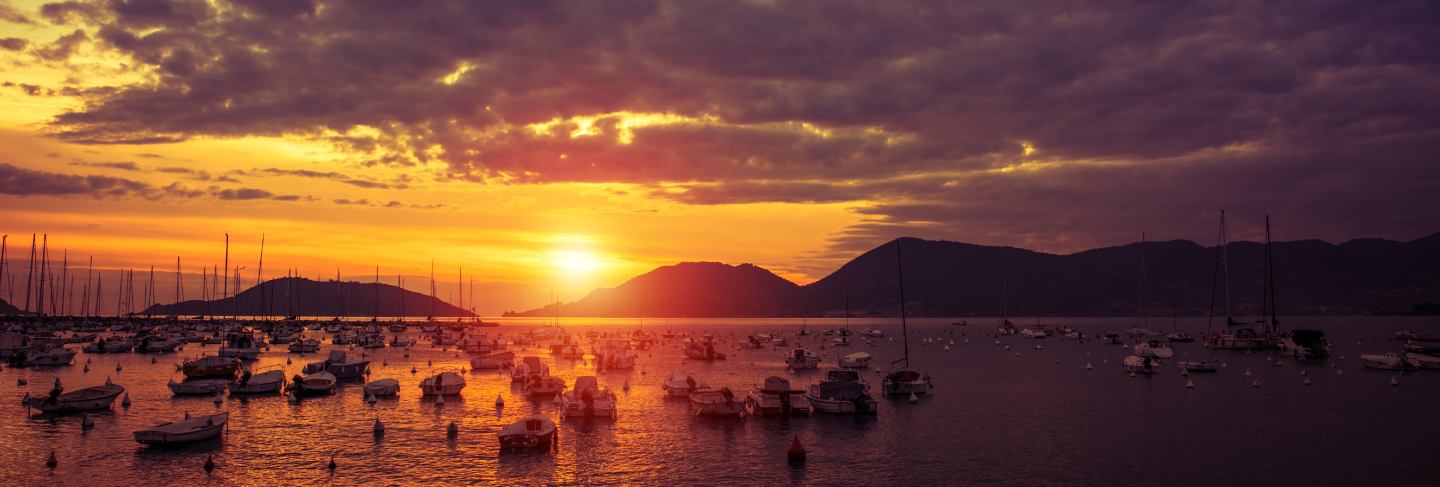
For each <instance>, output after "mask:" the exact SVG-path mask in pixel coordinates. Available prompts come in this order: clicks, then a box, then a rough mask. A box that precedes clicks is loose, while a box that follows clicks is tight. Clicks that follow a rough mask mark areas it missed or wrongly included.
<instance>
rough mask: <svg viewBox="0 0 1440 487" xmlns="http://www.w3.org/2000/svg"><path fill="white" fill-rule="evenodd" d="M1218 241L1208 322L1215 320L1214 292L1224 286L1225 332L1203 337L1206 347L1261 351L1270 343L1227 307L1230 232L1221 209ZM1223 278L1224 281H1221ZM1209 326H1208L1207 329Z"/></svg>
mask: <svg viewBox="0 0 1440 487" xmlns="http://www.w3.org/2000/svg"><path fill="white" fill-rule="evenodd" d="M1219 240H1220V242H1219V245H1218V246H1217V247H1216V248H1215V279H1213V280H1212V281H1211V286H1210V321H1211V322H1213V321H1214V319H1215V291H1216V290H1217V289H1216V288H1217V287H1218V285H1219V284H1221V283H1223V284H1224V286H1225V330H1224V331H1220V332H1211V333H1210V336H1208V337H1206V338H1205V346H1206V347H1208V348H1212V349H1218V350H1261V349H1264V348H1266V347H1267V346H1268V345H1269V343H1270V340H1269V339H1268V338H1266V337H1262V336H1260V334H1258V333H1256V332H1255V329H1253V328H1250V327H1248V326H1245V325H1244V324H1242V323H1240V322H1237V321H1235V318H1234V315H1232V314H1231V307H1230V232H1229V230H1227V229H1226V226H1225V210H1220V238H1219ZM1222 276H1223V280H1221V278H1222ZM1208 328H1209V325H1208V323H1207V329H1208Z"/></svg>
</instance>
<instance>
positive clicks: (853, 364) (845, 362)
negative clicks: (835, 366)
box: [840, 352, 871, 369]
mask: <svg viewBox="0 0 1440 487" xmlns="http://www.w3.org/2000/svg"><path fill="white" fill-rule="evenodd" d="M870 358H871V357H870V354H868V353H865V352H855V353H852V354H850V355H846V356H844V357H840V368H843V369H863V368H867V367H870Z"/></svg>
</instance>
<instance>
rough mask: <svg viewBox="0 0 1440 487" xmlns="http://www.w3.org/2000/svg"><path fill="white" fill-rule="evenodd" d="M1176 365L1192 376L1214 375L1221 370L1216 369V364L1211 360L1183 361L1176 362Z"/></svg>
mask: <svg viewBox="0 0 1440 487" xmlns="http://www.w3.org/2000/svg"><path fill="white" fill-rule="evenodd" d="M1175 365H1176V366H1178V367H1180V370H1183V371H1186V372H1189V373H1192V374H1213V373H1215V372H1216V371H1218V370H1219V369H1218V368H1216V367H1215V362H1214V361H1211V360H1191V361H1182V362H1176V363H1175Z"/></svg>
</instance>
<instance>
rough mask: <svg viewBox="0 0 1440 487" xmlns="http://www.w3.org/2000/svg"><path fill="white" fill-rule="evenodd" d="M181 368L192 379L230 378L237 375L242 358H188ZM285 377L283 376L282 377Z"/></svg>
mask: <svg viewBox="0 0 1440 487" xmlns="http://www.w3.org/2000/svg"><path fill="white" fill-rule="evenodd" d="M180 370H181V371H182V372H184V373H185V377H188V378H191V379H204V378H222V379H230V378H233V377H235V372H238V371H239V370H240V359H238V358H231V357H216V356H213V355H211V356H206V357H200V358H197V359H194V360H186V361H185V363H184V365H182V366H181V367H180ZM281 379H282V380H283V379H284V378H283V377H282V378H281Z"/></svg>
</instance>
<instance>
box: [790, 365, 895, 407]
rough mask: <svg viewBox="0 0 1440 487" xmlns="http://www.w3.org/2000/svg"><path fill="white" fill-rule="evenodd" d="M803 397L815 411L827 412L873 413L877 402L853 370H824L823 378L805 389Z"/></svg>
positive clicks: (858, 374) (857, 373)
mask: <svg viewBox="0 0 1440 487" xmlns="http://www.w3.org/2000/svg"><path fill="white" fill-rule="evenodd" d="M805 398H806V399H809V400H810V404H811V405H812V406H814V407H815V410H816V411H819V412H822V413H829V414H875V410H876V408H877V406H878V404H879V401H876V400H875V398H873V397H871V396H870V391H869V387H868V386H867V385H866V384H865V382H864V381H863V380H861V379H860V372H858V371H854V370H829V371H826V372H825V378H824V379H823V380H821V381H820V382H818V383H816V384H811V385H810V388H809V389H808V390H806V392H805Z"/></svg>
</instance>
